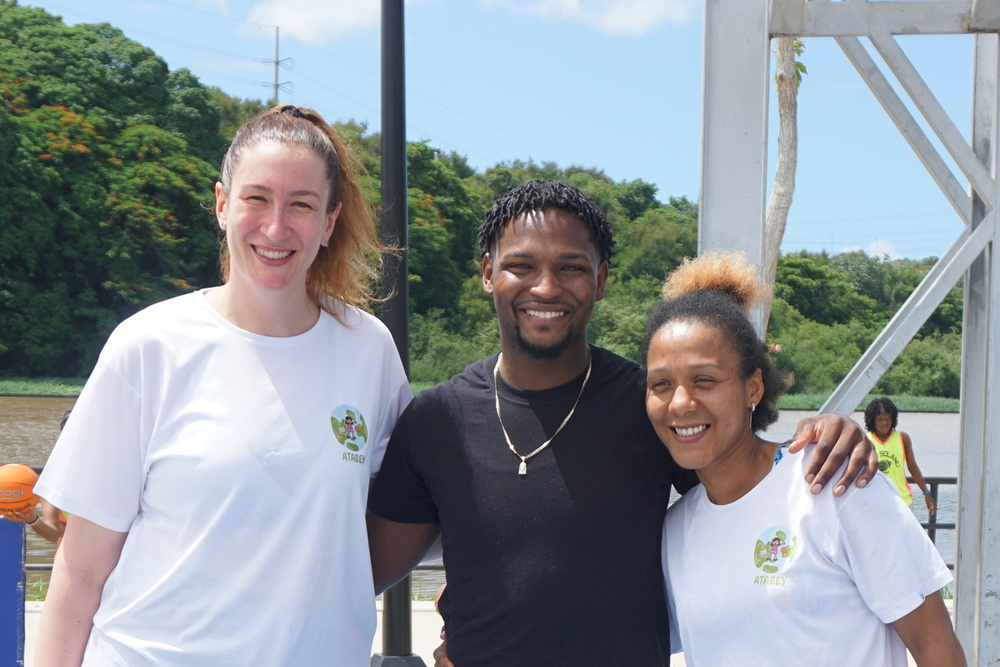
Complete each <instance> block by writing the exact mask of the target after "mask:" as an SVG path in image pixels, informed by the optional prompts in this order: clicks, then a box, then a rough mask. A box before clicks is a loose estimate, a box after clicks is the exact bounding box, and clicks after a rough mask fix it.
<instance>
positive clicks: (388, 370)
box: [371, 323, 413, 477]
mask: <svg viewBox="0 0 1000 667" xmlns="http://www.w3.org/2000/svg"><path fill="white" fill-rule="evenodd" d="M380 324H381V323H380ZM381 328H382V329H383V330H384V334H383V344H384V345H386V349H385V351H384V356H383V377H382V409H380V410H379V415H380V417H379V423H378V428H377V429H376V431H375V433H376V436H375V441H374V442H373V443H372V445H373V447H372V450H371V451H372V453H371V456H372V466H371V474H372V477H374V476H375V475H376V474H378V471H379V470H380V469H381V468H382V459H383V458H385V448H386V445H388V444H389V437H390V436H391V435H392V430H393V429H394V428H395V427H396V422H397V421H399V415H401V414H403V410H404V409H405V408H406V406H407V405H409V404H410V401H411V400H413V391H412V390H411V389H410V383H409V381H408V380H407V378H406V372H405V371H404V370H403V362H402V361H400V359H399V353H398V352H397V351H396V345H395V343H393V341H392V336H391V335H390V334H389V331H388V330H387V329H385V328H384V325H382V326H381Z"/></svg>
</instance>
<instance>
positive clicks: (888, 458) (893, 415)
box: [865, 397, 937, 514]
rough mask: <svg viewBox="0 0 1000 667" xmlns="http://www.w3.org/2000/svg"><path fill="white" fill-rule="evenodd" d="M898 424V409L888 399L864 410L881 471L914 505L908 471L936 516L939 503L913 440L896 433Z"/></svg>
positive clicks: (929, 508) (906, 500)
mask: <svg viewBox="0 0 1000 667" xmlns="http://www.w3.org/2000/svg"><path fill="white" fill-rule="evenodd" d="M898 423H899V410H898V409H897V408H896V404H895V403H893V402H892V401H891V400H890V399H888V398H884V397H883V398H876V399H875V400H873V401H872V402H871V403H869V404H868V407H867V408H865V430H867V431H868V439H869V440H871V442H872V445H874V446H875V451H877V452H878V469H879V470H881V471H882V472H884V473H885V474H886V475H888V477H889V479H891V480H892V482H893V483H894V484H895V485H896V488H897V489H898V490H899V495H900V497H901V498H902V499H903V502H905V503H906V504H907V505H910V504H912V503H913V493H912V492H911V491H910V485H909V484H907V482H906V472H907V471H909V473H910V477H912V478H913V481H914V482H915V483H916V484H917V486H919V487H920V490H921V491H922V492H923V495H924V501H925V502H926V503H927V511H928V512H929V513H930V514H933V513H934V512H935V511H936V509H937V504H936V503H935V501H934V496H933V495H931V492H930V488H929V487H928V486H927V482H926V481H924V475H923V473H922V472H920V466H918V465H917V459H916V457H914V455H913V441H912V440H911V439H910V436H909V435H908V434H906V433H905V432H903V431H897V430H896V425H897V424H898Z"/></svg>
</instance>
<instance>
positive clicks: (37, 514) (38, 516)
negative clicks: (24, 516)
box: [24, 512, 42, 526]
mask: <svg viewBox="0 0 1000 667" xmlns="http://www.w3.org/2000/svg"><path fill="white" fill-rule="evenodd" d="M41 518H42V516H41V515H40V514H39V513H38V512H35V520H34V521H29V522H27V523H26V524H24V525H25V526H34V525H35V524H36V523H38V520H39V519H41Z"/></svg>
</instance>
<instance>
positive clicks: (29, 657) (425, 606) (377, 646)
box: [24, 600, 954, 667]
mask: <svg viewBox="0 0 1000 667" xmlns="http://www.w3.org/2000/svg"><path fill="white" fill-rule="evenodd" d="M44 604H45V603H44V602H28V603H25V606H24V611H25V614H24V637H25V640H24V667H33V665H34V654H35V638H36V636H37V634H38V617H39V616H40V615H41V612H42V606H43V605H44ZM945 604H946V605H947V606H948V610H949V611H951V612H952V614H954V609H953V605H952V601H951V600H945ZM376 606H377V608H378V610H379V615H378V629H377V630H376V631H375V641H374V642H373V643H372V653H377V652H379V651H381V650H382V613H381V612H382V603H381V601H379V602H377V603H376ZM412 610H413V630H412V633H413V652H414V653H415V654H416V655H418V656H420V657H421V658H422V659H423V661H424V664H425V665H426V667H433V665H434V658H433V655H432V654H433V653H434V649H435V648H437V647H438V645H439V644H440V643H441V640H440V639H438V636H439V635H440V633H441V617H440V616H438V615H437V612H435V611H434V603H433V602H414V603H413V607H412ZM916 664H917V663H915V662H914V661H913V659H912V658H911V659H910V665H911V666H913V667H916ZM670 667H685V662H684V655H683V654H678V655H675V656H673V657H672V658H671V661H670Z"/></svg>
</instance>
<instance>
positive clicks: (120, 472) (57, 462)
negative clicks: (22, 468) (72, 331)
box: [35, 350, 144, 532]
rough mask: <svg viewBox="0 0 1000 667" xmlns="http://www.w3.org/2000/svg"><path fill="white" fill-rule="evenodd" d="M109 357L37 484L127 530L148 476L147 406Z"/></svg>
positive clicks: (64, 503)
mask: <svg viewBox="0 0 1000 667" xmlns="http://www.w3.org/2000/svg"><path fill="white" fill-rule="evenodd" d="M105 351H107V350H105ZM104 359H105V354H104V353H103V352H102V355H101V360H99V361H98V363H97V366H96V367H95V368H94V371H93V373H91V375H90V378H89V379H88V380H87V383H86V385H85V386H84V388H83V390H82V391H81V393H80V398H79V399H78V400H77V402H76V404H75V405H74V407H73V412H72V413H71V414H70V418H69V420H68V421H67V423H66V428H65V429H64V430H63V432H62V433H61V434H60V436H59V440H58V441H57V442H56V445H55V447H54V448H53V450H52V453H51V455H50V456H49V459H48V461H47V462H46V464H45V469H44V471H43V472H42V475H41V477H40V479H39V480H38V483H37V485H36V487H35V488H36V492H37V493H38V494H39V495H40V496H42V497H43V498H45V499H46V500H48V501H49V502H51V503H52V504H53V505H55V506H56V507H58V508H60V509H62V510H65V511H66V512H68V513H69V514H74V515H76V516H80V517H83V518H84V519H87V520H88V521H92V522H93V523H96V524H98V525H99V526H103V527H104V528H108V529H109V530H114V531H118V532H127V531H128V530H129V527H130V526H131V525H132V521H133V519H135V517H136V515H137V514H138V512H139V498H140V495H141V493H142V487H143V481H144V472H143V446H142V442H143V437H142V434H141V426H140V425H141V420H142V405H141V400H140V395H139V392H138V391H137V390H136V389H135V388H134V387H132V386H131V385H130V384H129V383H128V382H126V381H125V379H124V378H123V377H122V376H121V375H120V374H119V373H118V372H116V371H115V370H113V369H112V368H111V367H110V366H108V365H107V364H106V363H105V361H104Z"/></svg>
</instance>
